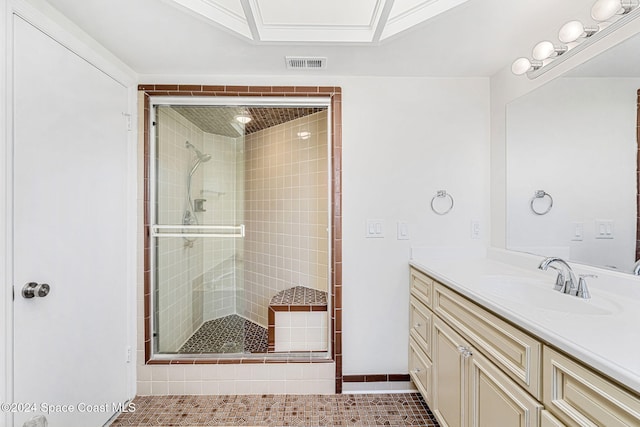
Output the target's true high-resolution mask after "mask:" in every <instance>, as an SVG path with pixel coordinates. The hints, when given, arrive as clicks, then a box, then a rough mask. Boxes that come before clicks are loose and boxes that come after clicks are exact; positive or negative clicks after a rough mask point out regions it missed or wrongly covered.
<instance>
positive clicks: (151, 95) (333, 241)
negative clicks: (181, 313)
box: [139, 85, 342, 393]
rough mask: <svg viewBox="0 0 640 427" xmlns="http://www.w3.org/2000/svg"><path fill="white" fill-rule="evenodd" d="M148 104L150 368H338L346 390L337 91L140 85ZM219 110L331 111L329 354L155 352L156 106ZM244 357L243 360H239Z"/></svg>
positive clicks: (338, 381)
mask: <svg viewBox="0 0 640 427" xmlns="http://www.w3.org/2000/svg"><path fill="white" fill-rule="evenodd" d="M139 92H141V94H142V95H143V97H144V98H143V99H144V116H145V117H144V120H143V123H144V131H143V134H142V135H141V136H142V137H143V139H144V157H145V159H144V161H145V168H144V171H145V173H144V179H145V188H144V212H145V215H144V216H145V218H144V221H145V223H144V228H145V233H144V237H145V244H144V246H145V251H144V323H143V325H144V331H145V334H144V353H145V363H146V364H177V363H180V364H184V363H187V364H189V363H196V364H203V363H204V364H217V363H282V362H285V361H286V362H302V363H311V362H334V361H335V362H336V392H338V393H339V392H341V390H342V354H341V348H342V345H341V344H342V343H341V341H342V340H341V335H342V298H341V297H342V292H341V287H342V283H341V280H342V278H341V276H342V274H341V273H342V268H341V267H342V259H341V254H342V251H341V246H342V244H341V243H342V241H341V239H342V236H341V235H342V233H341V182H340V178H341V152H342V150H341V145H342V144H341V126H342V123H341V121H342V120H341V89H340V88H339V87H282V86H279V87H275V86H260V87H250V86H199V85H188V86H184V85H140V86H139ZM169 104H174V105H175V104H180V105H200V106H202V105H217V106H240V105H241V106H247V105H252V106H265V107H268V106H274V107H275V106H285V105H286V106H292V107H309V106H320V107H327V109H328V116H329V117H328V122H327V135H328V138H327V139H328V141H327V142H328V147H327V150H328V171H327V172H328V184H329V186H328V205H329V206H328V217H329V218H328V219H329V227H328V235H327V239H328V241H329V243H330V245H329V254H328V258H329V265H328V270H329V271H328V273H329V275H328V276H329V279H330V280H329V292H328V294H329V298H328V303H329V304H328V311H327V314H328V316H329V321H328V325H329V327H328V335H329V337H328V343H329V346H328V351H326V352H296V353H259V354H255V355H246V354H242V355H238V354H230V355H229V356H225V355H223V354H222V355H221V354H203V355H197V354H180V355H178V354H167V353H164V354H162V353H156V352H155V351H154V349H153V347H154V345H153V343H154V339H153V336H152V334H153V331H154V327H153V321H154V313H153V311H154V310H153V304H152V301H151V300H152V298H153V286H152V282H153V280H152V275H153V274H154V273H153V272H154V267H155V266H154V256H153V246H154V245H153V244H152V236H151V225H152V224H153V222H152V221H151V220H152V215H153V206H154V204H153V196H152V194H151V191H152V179H153V177H152V176H151V172H152V170H153V167H152V165H151V162H152V161H154V156H153V155H152V154H153V153H152V144H151V143H150V141H154V139H153V136H154V131H153V120H154V117H153V111H154V110H153V106H155V105H169ZM238 356H240V357H238Z"/></svg>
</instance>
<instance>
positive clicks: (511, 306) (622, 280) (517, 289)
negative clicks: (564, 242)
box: [410, 253, 640, 393]
mask: <svg viewBox="0 0 640 427" xmlns="http://www.w3.org/2000/svg"><path fill="white" fill-rule="evenodd" d="M413 257H414V258H413V259H412V260H411V261H410V264H411V265H412V266H414V267H416V268H418V269H419V270H421V271H423V272H424V273H426V274H428V275H429V276H431V277H433V278H434V279H436V280H438V281H440V282H442V283H443V284H445V285H448V286H449V287H451V289H453V290H455V291H457V292H459V293H460V294H462V295H465V296H466V297H468V298H470V299H471V300H473V301H475V302H476V303H478V304H480V305H482V306H484V307H486V308H487V309H489V310H491V311H493V312H495V313H496V314H498V315H500V316H502V317H504V318H505V319H507V320H509V321H511V322H512V323H514V324H516V325H518V326H520V327H521V328H522V329H524V330H526V331H529V332H530V333H531V334H532V335H534V336H537V337H538V338H540V339H541V340H542V341H544V342H547V343H549V344H551V345H553V346H554V347H557V348H558V349H561V350H563V351H565V352H566V353H568V354H571V355H572V356H573V357H575V358H576V359H578V360H581V361H582V362H583V363H585V364H587V365H590V366H591V367H593V368H595V369H596V370H598V371H600V372H602V373H604V374H605V375H607V376H609V377H611V378H613V379H615V380H616V381H618V382H619V383H621V384H623V385H626V386H627V387H629V388H630V389H632V390H634V391H635V392H637V393H640V279H636V278H634V277H631V276H630V278H629V279H627V278H626V277H624V276H623V275H620V274H619V273H618V276H620V277H616V275H615V274H612V275H611V276H607V275H606V273H605V274H604V275H603V274H599V277H598V278H587V282H588V285H589V290H590V292H591V299H590V300H583V299H580V298H578V297H575V296H571V295H565V294H562V293H560V292H558V291H555V290H553V285H554V283H555V273H554V272H552V271H551V269H549V271H548V272H543V271H540V270H538V269H537V268H535V266H536V265H537V264H535V265H534V266H533V267H531V266H527V267H526V268H525V267H523V266H522V265H520V266H518V265H514V264H510V263H506V262H502V261H498V260H495V259H490V258H488V257H487V256H479V257H478V256H476V257H471V258H466V259H464V257H463V258H461V259H455V257H446V258H439V259H438V258H436V257H428V256H423V255H421V254H416V253H414V255H413ZM538 262H539V261H538ZM521 264H522V263H521ZM579 268H580V267H579V266H578V270H579ZM574 270H576V268H575V267H574ZM575 272H576V275H577V274H578V273H583V272H582V271H575ZM589 272H590V271H589Z"/></svg>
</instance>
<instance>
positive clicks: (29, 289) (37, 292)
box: [22, 282, 51, 299]
mask: <svg viewBox="0 0 640 427" xmlns="http://www.w3.org/2000/svg"><path fill="white" fill-rule="evenodd" d="M50 291H51V286H49V285H47V284H46V283H36V282H29V283H27V284H26V285H24V287H23V288H22V296H23V297H24V298H27V299H31V298H35V297H39V298H44V297H46V296H47V295H49V292H50Z"/></svg>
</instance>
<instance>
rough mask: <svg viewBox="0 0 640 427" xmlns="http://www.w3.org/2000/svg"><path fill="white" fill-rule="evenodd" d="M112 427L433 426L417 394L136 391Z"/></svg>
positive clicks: (434, 425)
mask: <svg viewBox="0 0 640 427" xmlns="http://www.w3.org/2000/svg"><path fill="white" fill-rule="evenodd" d="M134 403H135V405H136V410H135V412H130V413H127V414H121V415H120V416H119V417H118V418H117V419H116V420H115V421H114V422H113V423H112V424H111V427H123V426H137V427H160V426H161V427H168V426H194V427H195V426H322V427H329V426H422V427H438V423H437V422H436V421H435V418H434V417H433V415H432V414H431V411H430V410H429V408H428V407H427V405H426V404H425V403H424V400H422V397H421V396H420V395H419V394H418V393H406V394H336V395H260V396H258V395H255V396H254V395H250V396H139V397H136V398H135V400H134Z"/></svg>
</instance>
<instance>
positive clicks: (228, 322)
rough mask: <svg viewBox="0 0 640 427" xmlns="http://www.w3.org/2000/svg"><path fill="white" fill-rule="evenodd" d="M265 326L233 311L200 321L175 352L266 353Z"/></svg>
mask: <svg viewBox="0 0 640 427" xmlns="http://www.w3.org/2000/svg"><path fill="white" fill-rule="evenodd" d="M267 347H268V346H267V329H266V328H263V327H262V326H260V325H257V324H255V323H253V322H251V321H249V320H247V319H245V318H243V317H240V316H238V315H236V314H232V315H230V316H226V317H221V318H219V319H214V320H209V321H208V322H204V323H203V324H202V326H200V328H198V330H197V331H196V332H195V333H194V334H193V335H192V336H191V338H189V339H188V340H187V342H186V343H184V345H183V346H182V347H181V348H180V350H178V353H266V352H267Z"/></svg>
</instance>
